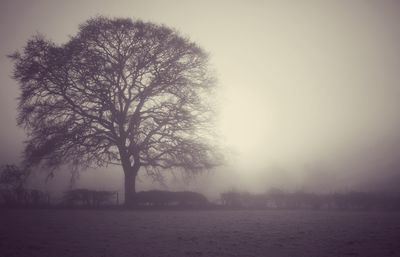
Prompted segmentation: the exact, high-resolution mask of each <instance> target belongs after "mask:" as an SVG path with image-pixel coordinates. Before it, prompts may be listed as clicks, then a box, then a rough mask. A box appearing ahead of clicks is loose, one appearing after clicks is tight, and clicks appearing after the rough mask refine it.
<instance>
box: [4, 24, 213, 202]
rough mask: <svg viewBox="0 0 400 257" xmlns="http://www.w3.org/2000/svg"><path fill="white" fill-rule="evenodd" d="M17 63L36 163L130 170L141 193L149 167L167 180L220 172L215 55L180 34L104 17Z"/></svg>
mask: <svg viewBox="0 0 400 257" xmlns="http://www.w3.org/2000/svg"><path fill="white" fill-rule="evenodd" d="M10 58H12V59H13V60H14V63H15V66H14V78H15V79H16V80H17V81H18V82H19V87H20V90H21V94H20V97H19V106H18V114H19V115H18V118H17V120H18V124H19V125H20V126H23V127H24V128H25V129H26V130H27V131H28V141H27V144H26V148H25V151H24V156H25V163H26V164H27V165H38V164H41V165H45V166H47V167H51V168H53V169H55V168H57V167H59V166H60V165H63V164H73V165H75V166H79V167H84V168H85V167H90V166H105V165H108V164H110V163H116V164H121V165H122V167H123V170H124V172H125V181H126V182H125V190H127V187H133V188H131V191H132V192H131V193H134V191H135V189H134V187H135V186H134V181H135V178H136V175H137V172H138V171H139V169H140V168H141V167H143V168H144V169H145V170H146V171H147V173H148V174H149V175H152V176H158V175H160V172H161V171H162V170H164V169H170V168H182V169H184V170H186V171H189V172H196V171H200V170H203V169H208V168H211V167H213V166H214V165H216V164H217V161H216V160H217V158H216V152H215V149H214V147H213V146H212V142H211V141H210V139H211V138H212V137H210V135H211V133H210V131H212V119H213V109H212V108H211V105H210V101H209V97H210V96H212V90H213V88H214V85H215V79H214V77H213V76H212V73H211V72H210V69H209V64H208V55H207V53H206V52H205V51H204V50H203V49H201V48H200V47H199V46H198V45H196V44H195V43H194V42H192V41H190V40H189V39H188V38H185V37H182V36H181V35H180V34H179V33H178V32H177V31H175V30H173V29H171V28H168V27H166V26H163V25H157V24H153V23H149V22H142V21H132V20H131V19H120V18H114V19H110V18H106V17H96V18H92V19H89V20H88V21H87V22H85V23H84V24H82V25H81V26H80V28H79V32H78V33H77V34H76V35H75V36H72V37H71V38H70V40H69V41H68V42H67V43H65V44H62V45H57V44H55V43H53V42H51V41H49V40H47V39H45V38H44V37H43V36H35V37H33V38H32V39H30V40H29V41H28V42H27V44H26V46H25V48H24V49H23V51H22V52H16V53H15V54H13V55H10ZM132 183H133V186H132V185H131V184H132ZM128 184H129V185H128ZM126 193H127V192H126ZM126 197H128V196H127V195H126Z"/></svg>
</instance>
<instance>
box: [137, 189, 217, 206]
mask: <svg viewBox="0 0 400 257" xmlns="http://www.w3.org/2000/svg"><path fill="white" fill-rule="evenodd" d="M136 203H137V205H138V206H139V207H150V208H152V207H186V208H187V207H205V206H208V205H209V204H210V203H209V202H208V200H207V198H206V197H205V196H204V195H202V194H200V193H196V192H192V191H178V192H173V191H162V190H150V191H141V192H138V193H136Z"/></svg>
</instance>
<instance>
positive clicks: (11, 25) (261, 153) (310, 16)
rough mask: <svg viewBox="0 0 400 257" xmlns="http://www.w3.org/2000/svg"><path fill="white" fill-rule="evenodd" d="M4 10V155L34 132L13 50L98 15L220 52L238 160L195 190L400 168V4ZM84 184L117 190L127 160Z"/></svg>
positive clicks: (83, 4)
mask: <svg viewBox="0 0 400 257" xmlns="http://www.w3.org/2000/svg"><path fill="white" fill-rule="evenodd" d="M0 12H1V13H0V33H1V44H0V84H1V86H0V97H1V99H0V115H1V116H0V117H1V125H0V164H5V163H10V162H17V161H18V160H19V156H20V152H21V150H22V148H23V144H22V141H23V140H24V135H25V132H24V131H23V130H22V129H21V128H17V127H16V122H15V118H16V106H17V101H16V97H17V96H18V93H19V92H18V87H17V85H16V82H15V81H13V80H12V79H11V73H12V63H11V62H10V61H9V60H8V59H7V58H6V55H7V54H10V53H12V52H13V51H15V50H17V49H20V48H21V47H23V46H24V44H25V43H26V41H27V40H28V39H29V38H30V37H31V36H32V35H34V34H36V33H41V34H43V35H45V36H46V37H47V38H49V39H51V40H53V41H55V42H57V43H63V42H66V41H67V40H68V37H69V35H73V34H75V33H76V32H77V30H78V25H79V24H80V23H83V22H84V21H85V20H87V19H88V18H90V17H93V16H95V15H99V14H100V15H106V16H111V17H129V18H133V19H135V18H136V19H142V20H144V21H151V22H155V23H163V24H165V25H167V26H170V27H173V28H176V29H178V30H179V31H180V32H181V33H182V34H183V35H185V36H188V37H189V38H191V39H192V40H193V41H195V42H197V43H198V44H199V45H200V46H202V47H203V48H204V49H205V50H206V51H207V52H209V53H210V57H211V63H212V66H213V69H215V70H216V73H217V77H218V87H219V89H218V101H219V102H218V103H217V105H218V106H219V109H218V113H219V114H218V130H219V133H220V135H221V141H222V143H223V147H224V148H225V149H227V152H228V154H227V160H228V163H229V164H228V165H227V166H226V167H222V168H220V169H219V170H218V171H217V172H215V173H213V174H205V176H202V177H200V178H198V179H197V181H196V182H192V183H191V184H190V186H191V187H192V188H191V189H195V190H200V191H204V190H205V189H204V185H207V188H208V189H207V190H209V191H210V192H211V191H212V192H217V191H219V190H226V189H228V188H243V189H248V190H252V189H255V190H259V191H260V190H265V189H266V188H267V187H271V186H276V187H287V188H291V187H292V188H297V189H301V188H302V187H304V186H305V185H306V184H307V185H309V186H310V188H312V189H313V190H321V189H322V188H323V189H325V190H337V189H348V187H351V186H352V185H353V184H354V182H360V184H362V185H364V186H368V185H369V184H371V181H376V180H379V179H382V180H385V179H387V180H388V181H392V178H393V176H394V177H395V178H399V177H400V176H396V174H397V175H398V174H399V173H400V172H399V169H398V168H397V166H396V164H397V163H396V161H397V160H398V159H400V154H398V153H400V151H399V149H400V144H399V142H400V134H399V131H400V130H399V128H400V111H399V110H400V109H399V107H400V101H399V96H400V85H399V82H400V72H399V68H400V26H399V24H400V2H396V1H344V0H343V1H183V0H182V1H179V0H174V1H161V0H160V1H96V3H95V4H94V1H38V0H35V1H7V0H2V1H1V2H0ZM399 166H400V165H399ZM310 174H311V175H310ZM60 177H62V178H64V179H65V178H67V177H68V176H67V175H65V174H64V175H60ZM66 180H67V179H66ZM171 181H172V182H171ZM171 181H170V183H172V184H174V183H177V184H179V183H180V182H174V179H171ZM313 181H316V182H313ZM349 181H351V182H349ZM80 183H82V185H85V183H87V184H90V186H91V187H95V188H96V187H97V188H98V189H104V188H105V189H116V190H118V189H121V187H122V170H120V169H119V168H118V167H108V168H107V169H100V170H97V171H87V172H85V173H84V174H82V177H81V182H80ZM313 183H314V184H313ZM145 185H146V186H147V185H150V182H146V181H145V180H142V182H139V185H138V186H139V188H141V187H145ZM47 186H48V187H50V188H52V187H55V185H51V184H50V185H47ZM180 186H182V187H184V186H183V185H181V184H180ZM169 189H174V188H169Z"/></svg>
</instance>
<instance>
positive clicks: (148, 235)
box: [0, 210, 400, 257]
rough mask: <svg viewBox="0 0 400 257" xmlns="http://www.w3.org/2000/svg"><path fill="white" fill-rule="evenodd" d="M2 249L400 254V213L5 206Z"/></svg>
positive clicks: (10, 253) (17, 252)
mask: <svg viewBox="0 0 400 257" xmlns="http://www.w3.org/2000/svg"><path fill="white" fill-rule="evenodd" d="M0 256H1V257H14V256H15V257H17V256H18V257H20V256H40V257H46V256H52V257H59V256H60V257H61V256H77V257H80V256H82V257H83V256H85V257H90V256H93V257H97V256H99V257H101V256H104V257H108V256H110V257H111V256H116V257H117V256H146V257H147V256H149V257H151V256H171V257H179V256H210V257H211V256H219V257H222V256H246V257H250V256H276V257H280V256H291V257H292V256H308V257H312V256H374V257H378V256H379V257H383V256H400V213H398V212H397V213H396V212H386V213H382V212H332V211H282V210H279V211H278V210H276V211H275V210H272V211H250V210H248V211H244V210H240V211H226V210H224V211H222V210H214V211H125V210H0Z"/></svg>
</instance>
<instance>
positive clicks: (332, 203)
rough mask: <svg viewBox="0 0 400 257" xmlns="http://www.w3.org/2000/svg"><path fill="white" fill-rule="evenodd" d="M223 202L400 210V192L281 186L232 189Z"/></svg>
mask: <svg viewBox="0 0 400 257" xmlns="http://www.w3.org/2000/svg"><path fill="white" fill-rule="evenodd" d="M220 203H221V205H222V206H224V207H227V208H257V209H335V210H400V195H398V194H397V195H396V194H386V193H372V192H357V191H350V192H345V193H331V194H316V193H307V192H285V191H283V190H279V189H274V190H270V191H269V192H267V193H263V194H252V193H249V192H240V191H235V190H232V191H228V192H224V193H222V194H221V199H220Z"/></svg>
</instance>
